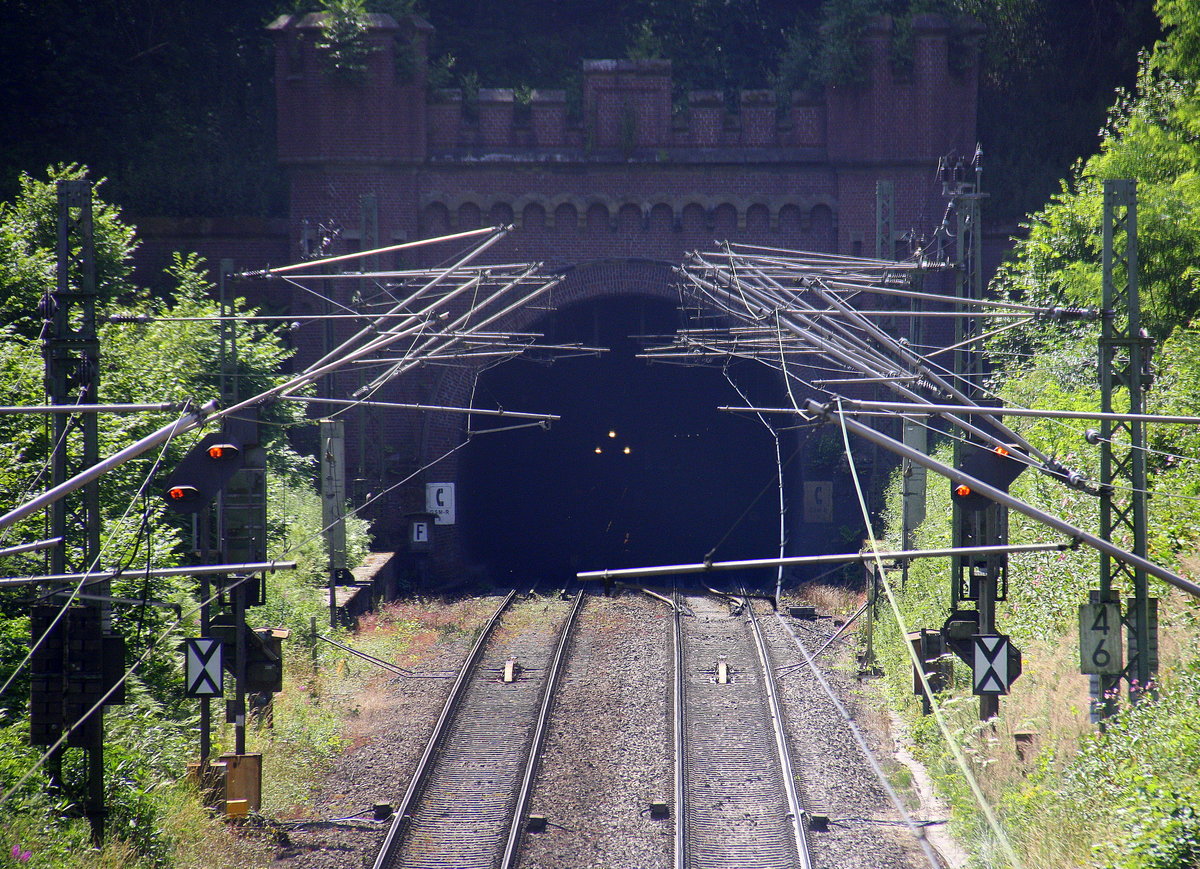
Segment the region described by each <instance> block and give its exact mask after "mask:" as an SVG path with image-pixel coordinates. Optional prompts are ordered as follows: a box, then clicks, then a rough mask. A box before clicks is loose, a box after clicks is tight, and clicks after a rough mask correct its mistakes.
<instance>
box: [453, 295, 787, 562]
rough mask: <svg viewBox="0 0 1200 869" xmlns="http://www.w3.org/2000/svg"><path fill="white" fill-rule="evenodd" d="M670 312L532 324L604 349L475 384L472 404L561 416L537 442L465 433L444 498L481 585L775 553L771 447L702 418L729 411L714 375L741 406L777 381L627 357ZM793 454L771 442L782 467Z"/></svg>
mask: <svg viewBox="0 0 1200 869" xmlns="http://www.w3.org/2000/svg"><path fill="white" fill-rule="evenodd" d="M682 316H683V314H682V313H681V311H680V310H679V308H678V306H677V305H676V304H675V303H672V302H671V301H669V300H667V299H664V298H661V297H660V298H652V297H649V296H628V295H622V296H613V297H608V298H604V299H599V300H592V301H583V302H578V303H575V304H573V305H570V306H567V307H565V308H563V309H560V310H559V311H557V312H555V313H553V314H551V315H548V316H546V317H545V318H544V319H543V320H542V321H541V322H540V323H537V324H535V326H534V328H535V329H536V330H537V331H541V332H543V333H544V334H545V335H546V339H547V341H549V342H550V343H565V342H579V343H582V344H586V345H589V346H599V347H605V348H607V352H605V353H603V354H600V355H599V356H580V357H572V358H561V359H558V360H556V361H554V362H553V363H551V364H545V363H538V362H533V361H530V360H527V359H517V360H512V361H509V362H506V363H504V364H502V365H499V366H497V367H494V368H492V369H490V370H487V371H484V372H482V373H481V374H480V375H479V377H478V379H477V381H476V401H477V403H479V404H480V405H481V406H500V407H504V408H510V409H514V410H516V409H521V410H529V409H532V410H538V411H544V412H549V413H555V414H560V415H561V416H562V420H561V421H558V422H555V423H554V424H553V425H552V426H551V427H550V428H549V430H543V429H541V428H522V429H517V430H511V431H504V432H498V433H495V434H487V435H483V434H481V435H476V436H475V437H473V439H472V442H471V444H470V445H469V446H468V447H467V448H466V450H465V451H464V452H465V454H464V456H463V458H462V463H461V467H460V472H459V478H458V479H459V487H460V488H459V495H458V500H459V509H460V511H461V512H460V515H461V518H460V521H461V522H462V534H463V542H464V545H465V550H466V553H465V554H466V556H467V561H468V563H470V564H471V565H472V567H473V568H474V572H479V573H481V574H482V576H483V577H486V578H488V579H491V580H492V581H495V582H503V583H508V582H515V583H521V582H525V581H533V580H543V581H550V582H554V581H565V580H566V579H568V578H569V577H570V576H571V575H573V574H574V573H575V572H576V571H578V570H590V569H599V568H604V567H633V566H641V565H650V564H668V563H679V562H695V561H701V560H703V559H704V558H705V556H706V555H708V554H709V553H710V552H711V553H712V554H713V557H715V558H717V559H740V558H761V557H770V556H773V555H775V554H776V552H777V550H778V540H779V537H778V535H779V518H778V517H779V512H778V505H779V496H778V488H777V482H776V481H777V470H776V461H775V448H774V441H773V439H772V436H771V434H770V432H769V431H768V430H767V429H766V428H765V427H764V426H763V424H762V423H761V422H759V421H758V420H757V419H755V418H753V417H749V416H740V415H734V414H730V413H722V412H719V411H718V410H717V409H716V408H717V407H718V406H721V405H737V404H739V403H740V402H741V401H742V400H743V399H742V398H741V396H739V394H738V392H737V390H735V389H734V388H733V387H732V386H731V385H730V383H729V380H728V379H727V377H726V374H727V373H728V375H729V377H731V378H733V379H734V381H735V382H736V383H737V384H738V387H739V388H740V389H741V390H742V391H743V392H744V393H745V394H746V395H747V396H751V397H752V400H758V399H760V398H761V399H762V400H764V401H776V402H777V401H778V400H780V397H779V393H780V391H781V384H780V383H779V380H778V374H777V373H776V372H774V371H772V370H770V369H768V368H767V367H765V366H762V365H759V364H757V363H753V362H732V363H731V362H722V361H714V362H713V363H712V364H707V365H699V366H694V365H687V366H685V365H680V364H667V363H663V362H658V361H651V360H646V359H642V358H638V357H637V354H638V353H639V352H640V351H641V349H642V343H643V342H642V341H640V340H639V336H645V335H670V334H671V333H673V332H674V331H675V330H676V329H677V328H678V327H679V326H680V325H682V321H681V318H682ZM491 424H493V425H503V423H502V422H500V423H496V422H495V421H494V420H493V421H492V423H491ZM475 425H476V427H477V428H483V427H485V426H487V425H488V423H480V422H477V423H476V424H475ZM796 443H797V438H796V437H795V436H794V435H792V436H789V435H786V434H785V436H784V439H783V444H784V447H783V448H784V455H785V457H787V456H788V455H789V454H791V453H794V452H795V444H796ZM786 479H787V473H786V472H785V480H786ZM772 575H773V574H772Z"/></svg>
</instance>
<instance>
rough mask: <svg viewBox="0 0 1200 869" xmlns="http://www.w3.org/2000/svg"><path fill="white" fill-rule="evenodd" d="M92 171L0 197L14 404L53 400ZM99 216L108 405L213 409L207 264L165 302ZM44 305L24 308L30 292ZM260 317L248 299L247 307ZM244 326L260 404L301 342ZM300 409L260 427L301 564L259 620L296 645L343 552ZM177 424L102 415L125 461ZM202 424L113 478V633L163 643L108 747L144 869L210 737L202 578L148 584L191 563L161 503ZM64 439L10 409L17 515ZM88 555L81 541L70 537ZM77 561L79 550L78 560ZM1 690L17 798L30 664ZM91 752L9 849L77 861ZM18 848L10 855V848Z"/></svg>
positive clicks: (0, 332)
mask: <svg viewBox="0 0 1200 869" xmlns="http://www.w3.org/2000/svg"><path fill="white" fill-rule="evenodd" d="M64 177H70V178H85V177H87V173H86V170H84V169H83V168H81V167H77V166H70V167H59V168H54V169H51V170H50V172H49V173H48V177H47V178H46V179H45V180H42V179H38V178H34V177H32V176H28V175H27V176H23V177H22V180H21V193H20V195H19V196H18V197H17V198H16V199H14V200H13V201H11V202H8V203H3V204H0V245H3V248H4V250H5V251H6V252H11V253H12V254H13V257H12V259H11V260H10V262H11V263H12V265H13V267H12V268H11V269H10V270H8V271H5V272H3V280H4V281H5V282H6V283H5V285H4V287H5V292H6V295H5V299H4V300H5V302H6V303H8V304H6V305H4V306H3V307H0V403H2V404H4V405H30V404H41V403H43V401H44V386H43V365H44V362H43V355H42V344H41V337H40V334H39V333H40V325H41V324H40V320H39V319H38V318H37V317H35V316H31V314H30V311H29V308H30V306H32V307H33V309H34V310H36V303H37V300H39V299H40V298H41V297H42V296H43V295H44V294H46V293H47V292H49V291H51V290H52V289H53V288H54V286H55V268H56V263H55V255H54V245H53V238H54V231H53V228H54V220H55V218H54V203H55V181H56V180H58V179H59V178H64ZM94 213H95V215H96V220H95V235H96V247H97V251H98V257H97V259H98V261H99V262H98V270H99V271H101V273H102V277H101V280H100V284H101V289H102V292H101V294H100V298H99V300H98V314H99V318H98V319H99V320H100V321H101V322H100V325H99V328H98V332H99V342H100V365H101V370H100V395H99V401H100V402H102V403H159V402H166V401H175V402H184V401H187V402H191V403H192V404H193V405H198V404H202V403H204V402H205V401H208V400H209V399H212V398H218V397H219V396H220V394H221V390H220V372H221V370H222V364H221V363H222V359H221V350H220V342H219V340H218V334H219V329H220V326H219V321H218V320H217V319H216V318H217V316H218V314H219V313H220V311H219V309H218V306H217V304H216V303H215V302H214V301H213V289H214V288H213V286H212V283H211V281H210V280H209V278H208V275H207V273H206V271H205V269H204V263H203V261H202V260H200V259H199V258H198V257H196V256H194V255H177V256H176V258H175V260H174V262H173V264H172V266H171V267H170V268H169V269H168V276H169V279H170V283H171V286H172V287H173V290H172V291H171V292H170V293H168V294H167V295H165V296H159V295H152V294H151V293H149V292H148V291H146V290H144V289H141V288H139V287H137V286H134V285H133V284H132V283H131V282H130V281H129V277H128V267H127V265H126V263H127V261H128V257H129V253H130V251H131V250H132V249H133V246H134V245H135V244H136V238H135V234H134V230H133V228H132V227H131V226H129V225H128V224H126V223H124V222H123V221H122V220H121V217H120V214H119V213H118V211H117V210H116V209H115V208H114V207H113V206H111V205H110V204H108V203H106V202H105V201H104V200H103V198H102V197H101V196H100V195H97V196H96V197H95V203H94ZM22 299H24V300H27V301H25V302H22V301H21V300H22ZM234 307H235V310H238V311H240V312H241V313H246V314H250V313H253V312H251V311H245V310H244V308H245V306H244V303H242V302H241V301H237V302H235V303H234ZM229 328H230V331H231V333H232V335H233V337H234V340H235V341H236V345H237V348H238V352H237V357H236V359H237V362H236V366H235V368H234V369H233V374H234V376H235V378H236V381H237V384H238V388H239V390H240V394H241V395H242V396H244V397H249V396H250V395H254V394H258V393H260V392H262V391H263V390H265V389H266V388H268V387H269V386H272V385H274V384H276V383H277V382H279V381H280V379H281V378H283V377H285V376H286V374H285V373H284V371H285V369H286V366H287V363H288V359H289V357H290V355H291V351H290V349H289V348H288V347H287V346H286V344H285V342H284V337H283V335H282V334H281V333H279V332H278V331H277V330H275V329H273V328H270V327H266V326H264V325H262V322H261V321H259V322H255V321H253V320H241V321H238V322H236V323H235V324H232V325H231V326H230V327H229ZM299 407H300V406H299V405H296V404H293V403H282V402H281V403H275V404H270V405H267V406H265V407H263V408H262V412H261V420H262V425H261V428H260V431H261V433H262V435H263V444H264V446H265V447H266V449H267V456H268V479H269V481H270V483H269V492H268V500H269V505H268V507H269V521H268V538H269V539H268V549H269V551H270V552H271V553H272V556H273V557H276V558H280V559H284V560H294V561H297V562H299V565H300V567H299V569H298V570H296V571H294V572H292V573H290V574H289V575H288V576H287V577H286V580H283V579H278V578H276V579H274V580H272V583H271V594H272V600H271V602H272V606H271V607H270V612H269V613H265V614H258V615H257V618H258V619H260V620H265V621H268V622H269V623H270V624H271V625H273V626H280V625H287V626H290V627H292V628H293V630H294V631H295V632H296V634H297V635H299V634H300V631H301V629H302V628H303V629H307V627H308V619H309V617H310V616H311V615H314V614H317V613H320V612H321V599H320V595H319V593H318V589H317V587H316V586H318V585H321V584H323V583H324V581H325V576H326V557H325V552H324V543H323V540H322V538H321V536H320V533H319V532H320V525H321V520H320V498H319V496H318V495H317V494H316V492H315V490H314V486H313V482H314V481H313V479H312V477H313V473H312V471H313V462H312V461H311V460H310V459H308V458H306V457H302V456H299V455H297V454H296V453H295V452H293V451H292V449H291V448H290V447H289V445H288V441H287V435H288V433H289V431H290V430H291V429H292V428H294V427H296V426H301V425H308V422H307V420H306V419H305V418H304V415H303V412H302V410H300V409H299ZM177 415H178V414H177V413H176V412H174V411H171V412H165V413H158V414H127V415H118V414H102V415H100V416H99V418H98V420H97V423H98V429H99V448H100V454H101V455H102V456H108V455H111V454H113V453H114V452H116V451H117V450H119V449H121V448H123V447H125V446H127V445H128V444H129V443H131V442H132V441H134V440H136V439H139V438H141V437H143V436H145V435H147V434H149V433H150V432H151V431H154V430H157V429H158V428H160V427H162V426H163V425H164V424H165V423H167V422H168V421H169V420H170V419H171V418H173V417H175V416H177ZM200 434H201V433H199V432H195V433H190V434H187V435H184V436H180V437H178V438H175V439H173V440H172V441H170V442H169V443H168V444H166V445H165V446H164V447H163V448H162V449H160V450H156V451H151V452H149V453H147V454H146V455H144V456H142V457H139V458H137V459H134V460H131V461H129V462H126V463H125V464H123V465H121V466H119V467H118V468H116V469H114V470H111V471H110V472H108V473H107V474H105V475H104V476H103V477H102V478H101V480H100V509H101V514H102V521H103V533H102V537H101V541H102V544H101V545H102V552H101V555H100V557H99V559H98V561H97V567H98V568H100V569H105V570H109V569H119V571H120V575H119V576H118V577H117V578H116V579H115V580H114V581H113V583H112V588H113V594H114V596H116V597H118V598H125V599H127V600H129V601H134V603H116V604H114V605H113V610H114V615H113V624H114V627H115V629H116V630H117V631H118V632H120V633H121V634H123V635H124V636H125V638H126V642H127V647H128V648H129V649H130V652H131V655H132V656H135V657H136V656H140V655H142V653H143V652H146V651H147V650H149V654H148V657H147V658H146V660H145V661H144V662H142V663H141V665H140V666H139V668H138V669H137V671H136V673H135V674H134V675H133V676H132V677H131V679H130V680H129V682H128V685H127V688H128V692H129V695H130V699H129V702H128V703H127V705H126V706H124V707H119V708H114V710H113V711H112V712H111V713H110V714H109V716H108V722H109V723H108V733H109V742H110V750H109V751H107V752H106V755H105V758H106V760H105V762H106V773H105V774H106V782H107V788H108V793H107V794H106V804H107V806H108V808H109V811H110V817H109V829H110V831H112V835H113V837H114V839H115V840H118V841H122V840H123V842H124V845H123V846H122V847H125V848H127V849H129V852H130V853H131V854H132V855H135V856H136V859H137V863H136V865H138V866H145V867H166V866H169V865H171V858H170V852H171V843H170V841H168V839H167V838H166V837H165V836H164V835H163V833H162V832H161V826H160V825H159V824H158V823H157V819H156V812H157V811H159V809H158V806H159V802H158V800H157V797H156V794H157V793H158V791H159V790H161V788H162V787H163V786H164V784H165V783H168V782H172V781H175V780H176V779H178V778H180V777H181V776H182V773H183V768H184V763H185V761H186V760H187V758H188V755H189V751H190V749H191V747H192V746H193V745H194V738H195V723H194V720H193V718H194V714H195V708H194V704H193V703H191V702H190V701H188V700H187V699H186V698H184V696H183V690H182V684H181V682H182V675H181V672H180V669H181V668H180V660H179V655H178V652H177V648H176V647H177V645H178V643H179V641H180V638H181V637H183V636H195V635H196V630H197V627H198V625H197V624H196V620H197V619H196V615H195V608H196V604H197V591H198V589H197V588H196V584H195V583H194V582H193V581H192V580H190V579H187V578H158V577H151V576H148V575H147V573H146V571H145V569H146V568H149V567H169V566H174V565H176V564H178V563H179V562H180V560H181V558H182V557H183V556H185V555H186V552H185V551H184V543H185V541H190V534H191V528H190V522H189V521H180V519H179V517H170V516H168V515H167V512H166V510H165V508H164V504H163V501H162V498H161V496H160V486H161V481H162V480H163V479H164V477H165V472H166V470H168V469H170V468H172V467H174V465H175V464H176V463H177V462H178V460H179V459H180V458H181V457H182V456H183V454H184V453H185V452H186V451H187V450H188V449H189V448H190V447H191V446H192V445H193V444H194V442H195V441H196V440H197V438H198V437H200ZM50 440H51V438H50V435H49V431H48V426H47V425H46V423H45V420H44V418H43V417H41V416H38V415H26V414H4V415H0V491H3V492H5V493H7V495H8V497H7V498H6V504H5V507H6V508H8V507H12V506H15V505H16V504H19V503H22V502H23V501H25V500H26V498H27V497H28V496H29V495H32V494H35V493H37V492H39V491H41V490H43V489H44V488H46V485H47V473H48V471H47V462H48V457H49V453H50V447H51V443H50ZM43 521H44V520H43V519H42V517H40V516H34V517H31V518H29V519H28V520H26V521H25V522H24V523H23V524H18V525H15V526H11V527H10V528H8V529H5V533H4V535H3V542H4V543H5V544H11V543H13V542H19V541H23V540H33V539H39V538H42V537H44V536H46V535H45V528H44V527H43ZM349 525H350V527H349V529H348V530H349V532H350V542H351V553H350V554H351V557H352V558H355V557H357V558H361V556H362V553H363V552H364V551H365V549H366V533H365V530H366V529H365V525H364V523H362V522H360V521H357V520H352V521H351V522H350V523H349ZM65 545H66V546H67V548H68V549H69V550H71V551H72V552H74V553H75V554H76V555H78V553H79V551H80V541H78V540H75V539H68V540H67V541H66V543H65ZM74 560H75V561H78V558H77V557H76V558H75V559H74ZM45 568H46V563H45V556H44V554H42V553H30V554H24V555H10V556H6V557H2V558H0V573H2V574H3V575H6V576H25V575H38V574H41V573H44V572H45ZM146 599H149V600H158V601H165V602H168V603H175V604H178V605H180V606H181V608H182V610H183V611H184V612H185V613H187V614H188V615H187V617H186V618H185V620H184V621H183V623H182V624H179V625H174V626H173V623H174V621H175V614H174V613H173V612H172V611H171V610H169V609H163V608H156V607H149V606H145V605H142V604H141V603H140V601H142V600H146ZM27 614H28V600H27V595H26V593H25V591H22V590H20V589H12V588H6V589H3V590H0V680H3V681H7V680H8V678H9V677H10V676H12V675H13V674H14V673H15V672H17V666H18V665H19V664H20V662H21V661H22V659H23V658H24V657H25V654H26V653H27V652H28V650H29V618H28V615H27ZM20 673H21V675H20V676H19V677H18V678H17V679H16V680H15V681H14V682H13V684H12V685H10V686H9V688H8V689H7V690H6V691H5V693H4V695H3V697H2V698H0V793H3V792H4V791H6V790H7V789H8V788H9V787H10V786H12V785H14V784H15V782H16V781H17V780H18V779H19V778H20V776H21V775H22V774H23V773H24V772H26V771H27V770H29V769H30V768H31V767H32V765H33V763H34V761H35V760H36V757H37V752H35V751H31V750H27V749H25V748H24V746H23V741H24V740H25V739H26V738H27V719H26V715H27V699H28V696H29V694H28V687H29V686H28V668H27V667H26V668H24V669H22V670H21V671H20ZM83 768H84V766H83V760H82V759H81V758H80V757H79V756H78V755H76V754H72V753H71V752H68V753H67V757H66V763H65V765H64V773H63V785H64V788H63V790H61V791H57V792H51V791H47V790H46V782H45V780H44V779H43V778H42V777H40V776H34V777H33V778H31V779H30V781H29V782H28V783H27V784H26V785H24V786H23V787H22V789H21V790H20V791H19V792H18V793H17V794H16V796H15V797H14V798H13V799H12V800H10V801H9V802H7V803H5V804H4V805H3V806H0V844H3V846H4V848H8V847H11V846H13V845H17V846H19V847H20V848H24V847H25V846H26V845H30V844H31V843H36V847H35V850H36V851H37V854H38V859H39V860H42V861H43V862H45V864H46V865H62V866H66V865H72V866H73V865H77V864H76V863H75V862H74V859H75V858H74V856H73V855H74V854H75V853H82V852H83V851H86V846H85V842H86V834H85V833H84V832H83V831H82V830H83V828H84V827H85V826H86V825H83V824H81V823H73V822H72V820H71V818H72V817H77V816H78V812H77V811H76V809H75V804H76V803H78V802H79V799H80V794H79V791H78V784H79V782H81V781H82V780H83V779H84V773H83ZM0 853H2V852H0Z"/></svg>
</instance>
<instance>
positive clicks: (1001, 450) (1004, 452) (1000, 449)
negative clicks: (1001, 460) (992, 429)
mask: <svg viewBox="0 0 1200 869" xmlns="http://www.w3.org/2000/svg"><path fill="white" fill-rule="evenodd" d="M992 452H994V453H995V454H996V455H998V456H1007V455H1008V450H1006V449H1005V448H1004V447H996V448H995V449H994V450H992Z"/></svg>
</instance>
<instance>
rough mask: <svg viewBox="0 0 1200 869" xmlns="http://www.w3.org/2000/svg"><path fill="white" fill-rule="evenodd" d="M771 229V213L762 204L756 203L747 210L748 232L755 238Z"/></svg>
mask: <svg viewBox="0 0 1200 869" xmlns="http://www.w3.org/2000/svg"><path fill="white" fill-rule="evenodd" d="M770 229H771V211H770V209H769V208H767V206H765V205H763V204H762V203H761V202H756V203H754V204H753V205H751V206H750V207H749V208H747V209H746V231H747V232H748V233H749V234H750V237H751V238H753V237H754V236H755V235H762V234H764V233H767V232H769V231H770Z"/></svg>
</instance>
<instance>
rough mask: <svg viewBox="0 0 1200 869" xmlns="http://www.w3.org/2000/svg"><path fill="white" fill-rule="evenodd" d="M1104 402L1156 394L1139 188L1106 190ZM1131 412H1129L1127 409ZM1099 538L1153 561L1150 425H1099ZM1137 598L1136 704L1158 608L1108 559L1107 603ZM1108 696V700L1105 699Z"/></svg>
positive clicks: (1129, 622)
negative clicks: (1141, 276) (1151, 389)
mask: <svg viewBox="0 0 1200 869" xmlns="http://www.w3.org/2000/svg"><path fill="white" fill-rule="evenodd" d="M1103 242H1104V252H1103V279H1102V280H1103V284H1102V293H1103V296H1102V308H1103V313H1104V319H1103V324H1102V329H1101V336H1100V398H1101V410H1103V411H1105V412H1109V413H1111V412H1114V411H1127V412H1129V413H1131V414H1140V413H1143V412H1144V410H1145V391H1146V389H1147V388H1148V386H1149V376H1150V375H1149V369H1150V365H1149V363H1150V339H1149V338H1148V337H1147V336H1146V334H1145V332H1144V331H1143V329H1142V327H1141V308H1140V302H1139V298H1138V250H1137V183H1136V182H1135V181H1132V180H1130V179H1115V180H1107V181H1105V182H1104V226H1103ZM1122 405H1124V406H1122ZM1099 440H1100V483H1101V497H1100V536H1101V537H1103V538H1104V539H1105V540H1110V541H1113V542H1116V541H1117V540H1123V541H1125V542H1126V543H1127V544H1128V545H1129V546H1130V550H1131V551H1132V552H1133V553H1134V554H1135V555H1138V556H1141V557H1143V558H1144V557H1145V556H1146V449H1145V447H1146V433H1145V423H1143V422H1141V421H1135V420H1128V421H1122V420H1114V419H1104V420H1102V421H1101V423H1100V437H1099ZM1122 587H1124V588H1127V589H1130V590H1132V592H1133V597H1132V598H1129V599H1128V600H1127V602H1126V608H1125V614H1124V617H1123V620H1122V621H1123V623H1124V625H1125V627H1126V629H1127V630H1128V632H1129V644H1128V663H1127V665H1126V666H1125V669H1124V673H1123V674H1122V675H1123V676H1124V678H1125V679H1126V680H1127V681H1128V682H1129V696H1130V699H1131V700H1137V699H1138V697H1139V696H1140V695H1141V694H1142V693H1144V692H1145V691H1147V690H1148V689H1149V686H1150V685H1151V684H1152V681H1153V679H1154V676H1155V674H1156V673H1157V671H1158V625H1157V622H1158V617H1157V603H1158V601H1157V600H1156V599H1154V598H1151V597H1149V595H1148V591H1147V584H1146V572H1145V571H1144V570H1140V569H1138V568H1135V567H1132V566H1130V565H1129V564H1126V563H1125V562H1122V561H1117V560H1116V559H1113V558H1111V557H1110V556H1108V555H1101V558H1100V595H1099V597H1100V602H1101V603H1112V602H1119V597H1118V596H1119V594H1120V590H1121V588H1122ZM1122 675H1115V676H1113V675H1106V676H1100V677H1099V680H1100V685H1099V689H1100V690H1099V698H1100V699H1099V702H1100V703H1101V704H1102V708H1101V710H1100V711H1101V714H1102V715H1107V714H1111V713H1112V712H1113V711H1115V702H1114V700H1115V698H1114V697H1111V696H1109V695H1110V694H1111V693H1115V692H1112V689H1114V688H1116V687H1118V686H1119V684H1120V680H1121V678H1122ZM1106 696H1108V699H1104V698H1105V697H1106Z"/></svg>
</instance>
